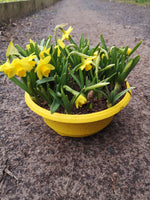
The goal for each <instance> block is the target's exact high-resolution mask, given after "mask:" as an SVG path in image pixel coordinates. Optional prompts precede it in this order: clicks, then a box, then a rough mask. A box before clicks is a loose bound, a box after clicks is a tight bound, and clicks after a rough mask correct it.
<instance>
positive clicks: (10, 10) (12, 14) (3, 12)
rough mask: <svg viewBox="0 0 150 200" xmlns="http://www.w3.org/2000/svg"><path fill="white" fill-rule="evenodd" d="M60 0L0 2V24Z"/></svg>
mask: <svg viewBox="0 0 150 200" xmlns="http://www.w3.org/2000/svg"><path fill="white" fill-rule="evenodd" d="M57 1H60V0H24V1H18V2H9V3H0V24H2V23H7V22H9V20H10V19H17V18H19V17H24V16H27V15H29V14H32V13H34V12H36V11H38V10H40V9H43V8H45V7H48V6H51V5H53V4H54V3H56V2H57Z"/></svg>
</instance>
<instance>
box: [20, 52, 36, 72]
mask: <svg viewBox="0 0 150 200" xmlns="http://www.w3.org/2000/svg"><path fill="white" fill-rule="evenodd" d="M35 58H36V55H32V54H31V55H30V56H28V57H25V58H22V59H21V63H22V65H23V66H24V68H25V69H26V71H29V72H30V71H31V70H32V69H33V67H34V66H35V64H36V62H35V61H34V60H33V59H35Z"/></svg>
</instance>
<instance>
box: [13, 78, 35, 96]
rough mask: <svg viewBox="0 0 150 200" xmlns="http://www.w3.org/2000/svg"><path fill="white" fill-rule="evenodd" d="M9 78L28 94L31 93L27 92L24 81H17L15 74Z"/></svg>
mask: <svg viewBox="0 0 150 200" xmlns="http://www.w3.org/2000/svg"><path fill="white" fill-rule="evenodd" d="M10 80H11V81H12V82H14V83H15V84H16V85H18V86H19V87H20V88H21V89H23V90H24V91H26V92H27V93H28V94H30V95H31V93H30V92H29V89H28V87H27V86H26V85H25V84H24V83H22V82H21V81H19V80H18V79H17V78H16V77H15V76H14V77H12V78H10Z"/></svg>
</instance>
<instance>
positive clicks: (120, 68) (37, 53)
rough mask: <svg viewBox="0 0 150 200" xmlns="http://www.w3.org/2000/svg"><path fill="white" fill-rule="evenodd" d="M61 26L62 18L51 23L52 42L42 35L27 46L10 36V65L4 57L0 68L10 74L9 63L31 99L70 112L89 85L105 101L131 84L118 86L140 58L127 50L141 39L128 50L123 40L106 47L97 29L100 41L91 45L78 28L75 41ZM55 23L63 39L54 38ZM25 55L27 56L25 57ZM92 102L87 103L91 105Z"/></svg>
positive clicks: (111, 100) (110, 103) (109, 102)
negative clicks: (13, 40)
mask: <svg viewBox="0 0 150 200" xmlns="http://www.w3.org/2000/svg"><path fill="white" fill-rule="evenodd" d="M63 27H64V24H62V25H58V26H56V28H55V44H53V43H52V42H51V38H52V36H49V37H48V38H47V39H46V40H45V39H42V40H41V41H40V42H39V43H38V42H37V41H36V42H33V41H32V40H30V43H29V44H28V45H27V48H26V49H23V48H22V47H20V46H19V45H17V44H16V45H15V46H14V45H13V43H12V41H11V43H10V45H9V47H8V49H7V54H6V55H7V58H8V60H9V62H8V63H7V65H9V67H8V66H7V65H5V63H3V65H2V66H0V70H1V71H4V73H5V72H6V71H7V72H6V74H7V73H8V72H10V74H9V73H8V75H9V76H11V69H13V70H14V71H15V73H16V75H17V76H20V77H21V78H17V77H16V75H15V76H13V77H11V78H10V79H11V80H12V81H13V82H14V83H15V84H17V85H18V86H19V87H21V88H22V89H23V90H25V91H26V92H28V93H29V94H30V96H31V97H32V98H33V99H34V101H36V102H38V103H39V102H40V101H41V99H43V100H44V101H46V102H47V104H48V106H49V107H50V111H51V113H54V112H56V111H57V110H58V108H59V107H60V106H61V107H64V110H65V112H66V113H71V110H72V107H73V105H74V104H75V105H76V104H77V105H78V106H82V105H83V104H85V103H86V102H87V95H88V93H89V92H90V91H94V95H95V97H96V98H100V97H101V98H102V97H103V96H104V97H105V98H106V99H107V105H108V107H110V106H113V105H114V104H115V102H116V101H117V100H118V99H119V98H120V97H121V96H122V95H124V94H125V93H126V92H128V91H129V90H131V89H133V87H131V88H128V89H125V90H124V91H121V92H119V91H120V87H121V85H122V84H123V83H124V81H125V79H126V78H127V76H128V75H129V73H130V72H131V71H132V70H133V69H134V67H135V66H136V64H137V63H138V61H139V59H140V56H139V55H138V56H135V57H131V56H132V55H133V53H134V52H135V51H136V50H137V48H138V47H139V46H140V44H141V41H140V42H139V43H138V44H137V45H136V46H135V47H134V48H133V49H132V50H131V49H129V48H128V46H126V47H122V48H119V47H116V46H111V47H110V48H109V47H108V46H107V45H106V42H105V40H104V38H103V35H100V42H99V43H98V44H97V45H96V46H95V47H91V46H90V40H88V39H86V38H85V37H84V35H83V34H81V37H80V40H79V44H77V42H75V41H74V40H73V38H72V37H71V35H70V33H69V34H68V33H67V31H64V29H63ZM57 29H59V30H60V31H61V33H62V35H63V34H66V39H68V42H67V44H66V45H65V44H64V43H63V41H62V40H61V39H58V40H57V35H56V33H57ZM67 34H68V35H67ZM30 57H32V59H29V58H30ZM24 58H27V61H26V62H24V63H23V64H22V62H23V59H24ZM15 59H18V60H16V61H17V62H18V63H19V64H17V65H15V67H14V64H13V61H14V60H15ZM34 62H35V64H33V63H34ZM32 65H33V66H32ZM6 69H8V70H6ZM18 70H20V71H19V72H18ZM21 70H25V72H24V71H23V72H24V73H23V72H22V71H21ZM18 74H19V75H18ZM109 88H111V90H110V89H109ZM79 101H80V102H79ZM92 107H93V105H92V104H90V109H91V108H92Z"/></svg>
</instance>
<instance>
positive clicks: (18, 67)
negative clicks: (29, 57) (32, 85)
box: [11, 58, 27, 77]
mask: <svg viewBox="0 0 150 200" xmlns="http://www.w3.org/2000/svg"><path fill="white" fill-rule="evenodd" d="M11 65H12V67H13V68H14V69H15V72H16V75H17V76H19V77H25V76H26V71H27V70H26V69H25V68H24V66H23V65H22V62H21V60H20V59H19V58H16V59H14V60H13V61H12V63H11Z"/></svg>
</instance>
